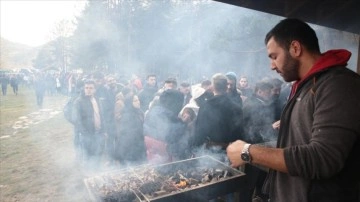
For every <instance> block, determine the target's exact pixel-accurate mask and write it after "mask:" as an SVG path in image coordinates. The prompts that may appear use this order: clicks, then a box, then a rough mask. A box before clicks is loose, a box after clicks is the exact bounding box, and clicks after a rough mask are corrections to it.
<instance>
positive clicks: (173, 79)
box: [164, 78, 177, 88]
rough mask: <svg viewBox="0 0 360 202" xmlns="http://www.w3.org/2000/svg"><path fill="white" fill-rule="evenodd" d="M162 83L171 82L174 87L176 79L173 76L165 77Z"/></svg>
mask: <svg viewBox="0 0 360 202" xmlns="http://www.w3.org/2000/svg"><path fill="white" fill-rule="evenodd" d="M164 83H172V84H173V85H174V87H175V88H176V87H177V81H176V79H175V78H167V79H166V80H165V82H164Z"/></svg>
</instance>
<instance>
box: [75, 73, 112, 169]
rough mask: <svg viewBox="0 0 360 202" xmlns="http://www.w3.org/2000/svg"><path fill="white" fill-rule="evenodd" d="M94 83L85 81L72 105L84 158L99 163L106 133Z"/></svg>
mask: <svg viewBox="0 0 360 202" xmlns="http://www.w3.org/2000/svg"><path fill="white" fill-rule="evenodd" d="M95 92H96V90H95V82H94V81H92V80H88V81H85V83H84V92H83V93H82V94H81V96H79V97H78V98H77V99H76V100H75V103H74V109H75V122H76V123H75V127H76V130H77V131H78V132H79V134H80V142H81V144H82V147H83V152H84V157H85V158H86V159H87V160H94V161H93V162H94V164H95V165H96V166H98V165H97V164H99V163H100V160H101V155H102V153H103V150H104V145H105V139H106V133H105V129H104V120H103V113H102V112H103V110H102V109H101V107H100V103H99V100H98V99H97V98H96V97H95Z"/></svg>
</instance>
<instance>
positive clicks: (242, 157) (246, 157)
mask: <svg viewBox="0 0 360 202" xmlns="http://www.w3.org/2000/svg"><path fill="white" fill-rule="evenodd" d="M241 159H242V160H243V161H245V162H249V161H250V156H249V155H248V154H246V153H242V154H241Z"/></svg>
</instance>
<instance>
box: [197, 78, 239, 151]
mask: <svg viewBox="0 0 360 202" xmlns="http://www.w3.org/2000/svg"><path fill="white" fill-rule="evenodd" d="M212 85H213V91H214V97H212V98H210V99H208V100H207V101H206V102H205V103H204V105H203V106H200V109H199V113H198V116H197V120H196V124H195V135H194V139H193V140H192V141H191V144H192V145H193V146H200V145H203V144H206V147H207V148H209V149H213V148H214V147H218V148H220V150H222V151H224V150H225V148H226V146H227V145H228V144H229V143H230V142H232V141H234V140H236V139H238V138H240V137H239V135H241V134H242V130H243V125H242V124H243V123H242V119H243V117H242V116H243V111H242V108H241V107H240V106H239V105H238V104H235V103H234V102H233V101H232V100H231V99H230V98H229V97H228V96H227V93H226V90H227V85H228V83H227V78H226V76H225V75H223V74H215V75H214V76H213V78H212Z"/></svg>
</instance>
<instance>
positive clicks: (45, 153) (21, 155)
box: [0, 86, 89, 202]
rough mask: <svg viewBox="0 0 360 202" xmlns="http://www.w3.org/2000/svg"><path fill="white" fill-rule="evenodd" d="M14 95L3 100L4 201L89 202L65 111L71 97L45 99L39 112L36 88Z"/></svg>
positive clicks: (0, 181) (0, 197)
mask: <svg viewBox="0 0 360 202" xmlns="http://www.w3.org/2000/svg"><path fill="white" fill-rule="evenodd" d="M10 90H11V89H10V87H9V88H8V95H6V96H3V95H0V201H1V202H7V201H42V202H43V201H89V199H88V197H87V192H86V189H85V186H84V183H83V179H84V178H85V177H86V175H87V174H86V173H87V172H86V171H85V170H86V169H84V168H82V167H81V166H80V165H79V163H78V162H76V161H75V155H74V149H73V142H72V138H73V137H72V136H73V134H72V125H71V124H70V123H68V122H67V121H66V120H65V119H64V117H63V114H62V111H61V110H62V106H63V105H64V104H65V102H66V100H67V97H66V96H63V95H55V96H45V98H44V105H43V109H39V108H38V107H37V106H36V99H35V93H34V91H33V90H32V89H31V88H28V87H26V86H20V89H19V94H18V95H17V96H16V95H14V94H13V93H12V92H11V91H10ZM14 125H16V126H18V127H16V128H14Z"/></svg>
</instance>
